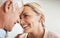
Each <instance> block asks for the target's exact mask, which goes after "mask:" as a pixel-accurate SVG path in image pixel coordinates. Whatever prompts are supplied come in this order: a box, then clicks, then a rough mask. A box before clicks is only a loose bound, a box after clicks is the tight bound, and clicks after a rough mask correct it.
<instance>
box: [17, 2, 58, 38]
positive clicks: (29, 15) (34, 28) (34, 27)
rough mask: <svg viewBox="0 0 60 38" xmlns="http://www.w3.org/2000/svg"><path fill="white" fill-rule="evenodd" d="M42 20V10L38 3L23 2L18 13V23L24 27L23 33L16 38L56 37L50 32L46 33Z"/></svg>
mask: <svg viewBox="0 0 60 38" xmlns="http://www.w3.org/2000/svg"><path fill="white" fill-rule="evenodd" d="M44 20H45V18H44V15H43V11H42V9H41V7H40V5H39V4H37V3H27V4H25V5H24V10H23V12H22V13H21V15H20V24H21V26H22V28H23V29H24V33H23V34H22V35H18V36H16V38H57V37H56V36H55V35H54V34H52V33H51V32H48V33H46V30H45V28H44Z"/></svg>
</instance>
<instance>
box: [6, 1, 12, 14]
mask: <svg viewBox="0 0 60 38" xmlns="http://www.w3.org/2000/svg"><path fill="white" fill-rule="evenodd" d="M12 8H13V4H12V1H7V2H6V3H5V12H6V13H8V12H10V11H11V10H12Z"/></svg>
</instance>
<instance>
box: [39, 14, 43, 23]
mask: <svg viewBox="0 0 60 38" xmlns="http://www.w3.org/2000/svg"><path fill="white" fill-rule="evenodd" d="M39 22H44V15H43V14H40V16H39Z"/></svg>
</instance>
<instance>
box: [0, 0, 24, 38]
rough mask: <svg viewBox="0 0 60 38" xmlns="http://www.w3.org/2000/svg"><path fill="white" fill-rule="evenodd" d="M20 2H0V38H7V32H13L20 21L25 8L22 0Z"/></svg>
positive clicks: (3, 0)
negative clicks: (13, 28)
mask: <svg viewBox="0 0 60 38" xmlns="http://www.w3.org/2000/svg"><path fill="white" fill-rule="evenodd" d="M18 1H19V2H18ZM18 1H17V2H16V0H0V38H5V34H6V31H11V30H12V27H13V26H14V24H15V23H16V22H17V21H18V19H19V15H20V13H21V12H22V10H23V7H22V2H21V0H18ZM19 4H20V5H21V6H18V5H19Z"/></svg>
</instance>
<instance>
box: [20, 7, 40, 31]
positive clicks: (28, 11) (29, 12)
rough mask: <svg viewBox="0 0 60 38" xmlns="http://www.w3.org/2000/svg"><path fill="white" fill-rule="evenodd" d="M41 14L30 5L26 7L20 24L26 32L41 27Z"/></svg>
mask: <svg viewBox="0 0 60 38" xmlns="http://www.w3.org/2000/svg"><path fill="white" fill-rule="evenodd" d="M39 18H40V17H39V16H38V15H37V14H36V13H35V12H34V11H33V9H32V8H31V7H29V6H25V7H24V11H23V13H21V16H20V24H21V26H22V28H23V29H24V32H32V31H35V30H36V29H37V28H38V27H39V23H40V22H39Z"/></svg>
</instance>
